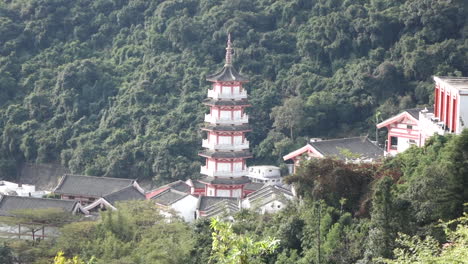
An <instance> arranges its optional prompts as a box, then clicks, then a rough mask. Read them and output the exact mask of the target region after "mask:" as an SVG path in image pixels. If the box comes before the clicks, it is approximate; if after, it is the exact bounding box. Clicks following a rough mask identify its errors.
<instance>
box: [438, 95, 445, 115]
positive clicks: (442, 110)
mask: <svg viewBox="0 0 468 264" xmlns="http://www.w3.org/2000/svg"><path fill="white" fill-rule="evenodd" d="M444 116H445V92H444V91H440V114H439V118H440V121H443V120H444Z"/></svg>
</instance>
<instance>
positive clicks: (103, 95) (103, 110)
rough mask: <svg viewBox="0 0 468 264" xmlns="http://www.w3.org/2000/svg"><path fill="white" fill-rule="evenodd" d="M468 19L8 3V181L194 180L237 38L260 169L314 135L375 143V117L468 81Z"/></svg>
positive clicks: (394, 11)
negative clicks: (450, 83)
mask: <svg viewBox="0 0 468 264" xmlns="http://www.w3.org/2000/svg"><path fill="white" fill-rule="evenodd" d="M467 12H468V9H467V1H465V0H452V1H439V0H398V1H387V0H363V1H345V0H316V1H309V0H307V1H305V0H276V1H275V0H230V1H221V0H215V1H214V0H184V1H179V0H158V1H145V0H132V1H129V0H93V1H91V0H76V1H67V0H29V1H23V0H9V1H6V0H1V1H0V36H1V41H0V134H1V137H0V178H14V176H15V174H16V173H15V169H16V166H17V164H19V163H21V162H24V161H27V162H38V163H44V162H60V163H61V164H63V165H64V166H65V167H67V168H69V169H70V170H71V171H72V172H73V173H83V174H88V175H98V176H99V175H107V176H114V177H134V178H136V177H138V178H139V179H154V180H155V181H156V182H157V183H162V182H167V181H173V180H175V179H186V178H187V177H193V176H194V173H193V172H194V171H198V169H199V166H200V163H199V160H198V158H197V155H196V154H197V151H198V150H199V149H200V143H201V133H200V132H199V126H200V125H201V123H202V122H203V120H202V119H203V113H204V112H205V111H206V108H205V107H204V106H203V105H202V104H201V101H202V99H203V98H204V97H205V96H206V91H207V88H208V83H207V82H206V81H205V76H206V75H207V74H208V73H211V72H214V71H216V70H217V69H218V68H220V67H221V66H222V64H223V62H222V61H223V57H224V56H223V55H224V45H225V41H226V35H227V34H226V33H227V32H231V33H232V36H233V40H234V46H235V48H236V49H235V52H236V54H235V64H236V67H237V68H239V69H240V71H241V72H242V73H244V74H245V75H247V76H249V77H250V78H251V82H250V83H249V84H248V85H247V89H248V92H249V94H250V98H251V103H252V105H253V107H252V108H251V110H250V117H251V119H250V120H251V124H252V126H253V132H252V133H251V134H250V135H249V140H250V142H251V146H254V154H255V160H253V161H252V162H253V163H256V164H258V163H264V164H272V163H276V162H277V161H278V160H279V159H280V157H281V156H282V155H283V154H285V153H287V152H288V151H290V150H291V149H294V148H295V147H297V146H300V145H302V144H304V142H305V138H307V137H340V136H345V135H346V136H348V135H352V134H354V135H363V134H370V135H374V134H375V133H374V124H375V122H376V118H375V117H376V116H380V118H386V117H388V116H390V115H391V114H394V113H396V112H397V111H399V110H400V109H402V108H408V107H413V106H416V105H421V104H430V103H431V101H432V99H431V98H432V96H431V94H432V84H431V83H432V81H431V79H430V76H431V75H452V76H460V75H464V76H468V61H467V60H466V54H467V49H468V44H467V42H466V37H467V34H468V33H467V28H468V24H467V16H466V13H467ZM377 120H378V119H377ZM381 138H383V137H381ZM195 176H196V175H195Z"/></svg>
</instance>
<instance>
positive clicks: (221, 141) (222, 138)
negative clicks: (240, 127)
mask: <svg viewBox="0 0 468 264" xmlns="http://www.w3.org/2000/svg"><path fill="white" fill-rule="evenodd" d="M219 144H221V145H231V137H230V136H228V137H226V136H220V137H219Z"/></svg>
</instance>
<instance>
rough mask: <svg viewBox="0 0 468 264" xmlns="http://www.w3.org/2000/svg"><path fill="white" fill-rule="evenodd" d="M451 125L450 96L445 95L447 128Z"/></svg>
mask: <svg viewBox="0 0 468 264" xmlns="http://www.w3.org/2000/svg"><path fill="white" fill-rule="evenodd" d="M449 123H450V95H449V94H448V93H445V126H449Z"/></svg>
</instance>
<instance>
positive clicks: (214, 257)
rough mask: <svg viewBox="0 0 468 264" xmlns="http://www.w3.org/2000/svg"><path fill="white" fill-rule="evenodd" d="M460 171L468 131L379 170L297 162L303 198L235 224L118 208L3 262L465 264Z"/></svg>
mask: <svg viewBox="0 0 468 264" xmlns="http://www.w3.org/2000/svg"><path fill="white" fill-rule="evenodd" d="M466 175H468V130H465V131H464V132H463V133H462V134H461V135H459V136H454V135H449V136H446V137H442V136H435V137H433V138H432V139H431V140H429V142H428V143H427V145H426V146H425V147H423V148H416V147H412V148H411V149H409V150H408V151H406V152H405V153H403V154H400V155H398V156H397V157H395V158H391V159H388V160H386V161H385V162H384V163H383V164H377V165H368V164H346V163H343V162H341V161H338V160H333V159H313V160H310V161H304V162H303V164H302V166H301V168H300V170H299V171H298V172H297V173H296V174H295V175H292V176H289V177H288V178H286V180H287V181H288V182H290V183H293V184H294V185H295V186H297V187H298V189H297V190H298V194H299V195H300V196H301V197H302V199H301V200H297V201H294V202H291V204H289V206H288V207H286V208H285V209H283V211H281V212H279V213H276V214H265V215H259V214H257V213H255V212H253V211H241V212H240V213H238V214H237V215H235V221H234V222H233V223H232V225H226V224H224V223H222V222H218V221H214V222H212V223H211V227H210V221H209V219H204V220H203V219H202V220H198V221H197V222H195V223H193V224H187V223H184V222H182V221H181V220H178V219H177V218H172V219H171V220H168V219H166V218H165V217H163V216H162V215H160V214H159V213H158V209H157V208H156V207H155V206H154V205H153V204H152V203H151V202H150V201H145V202H131V203H124V204H120V205H119V206H118V207H119V210H118V211H115V212H114V211H106V212H102V213H101V218H100V219H99V220H98V221H95V222H94V221H84V222H76V223H71V224H67V225H64V226H63V227H62V229H61V231H62V232H61V235H60V236H59V237H58V238H57V239H52V240H44V241H40V242H39V243H35V244H33V243H31V242H27V241H7V242H6V244H4V247H0V260H1V259H2V257H3V258H4V259H6V258H8V257H9V259H10V260H11V261H12V260H13V259H16V260H17V261H18V262H20V263H34V264H42V263H51V261H52V260H53V258H54V256H55V255H56V253H57V252H63V254H64V255H63V256H57V258H59V260H60V258H62V259H61V260H63V261H65V260H66V258H72V257H75V256H76V257H78V258H80V259H82V260H86V261H89V260H93V263H95V264H150V263H164V264H166V263H167V264H169V263H193V264H199V263H212V264H214V263H236V264H238V263H245V261H248V263H254V264H256V263H275V264H290V263H299V264H302V263H303V264H310V263H316V264H318V263H321V264H323V263H327V264H338V263H340V264H349V263H359V264H372V263H373V264H380V263H391V264H395V263H398V264H400V263H402V264H403V263H404V264H407V263H414V262H415V261H420V263H467V262H466V259H467V258H466V253H467V251H466V245H467V243H468V234H467V233H466V231H467V228H468V226H467V219H466V215H465V216H463V211H464V207H463V205H464V204H465V203H467V202H468V193H467V191H466V190H468V179H467V177H466ZM53 219H55V218H53ZM441 220H442V221H443V224H441V222H440V221H441ZM457 257H459V258H458V259H457ZM452 260H453V261H452ZM242 261H243V262H242ZM431 261H432V262H431ZM3 263H8V264H9V263H11V262H7V261H4V262H3Z"/></svg>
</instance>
